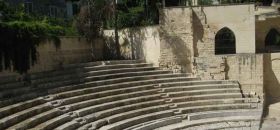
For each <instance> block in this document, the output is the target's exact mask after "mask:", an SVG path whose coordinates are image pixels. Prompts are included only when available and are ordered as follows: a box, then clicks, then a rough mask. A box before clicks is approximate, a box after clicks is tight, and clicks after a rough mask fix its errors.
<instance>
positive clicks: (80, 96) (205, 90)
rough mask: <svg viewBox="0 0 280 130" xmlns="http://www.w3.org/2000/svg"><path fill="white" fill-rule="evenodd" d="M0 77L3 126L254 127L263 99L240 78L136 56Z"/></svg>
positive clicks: (61, 129)
mask: <svg viewBox="0 0 280 130" xmlns="http://www.w3.org/2000/svg"><path fill="white" fill-rule="evenodd" d="M26 77H27V78H26V79H24V80H20V79H18V80H15V77H6V78H2V79H1V80H0V90H1V91H0V99H1V101H0V129H1V130H2V129H9V130H25V129H34V130H53V129H57V130H76V129H78V130H85V129H90V130H94V129H100V130H150V129H158V130H173V129H195V130H202V129H233V128H234V129H241V130H242V129H244V128H252V129H258V128H259V124H260V119H261V113H262V104H261V103H260V99H259V98H258V97H256V96H252V95H248V94H243V93H242V92H241V90H240V87H239V84H238V82H237V81H225V80H207V81H202V80H200V78H197V77H194V76H192V75H191V74H185V73H176V74H175V73H172V72H171V71H167V70H160V69H159V68H157V67H153V65H152V64H149V63H144V62H143V61H141V60H130V61H104V62H91V63H83V64H75V65H67V66H63V67H62V68H61V69H60V70H56V71H49V72H42V73H34V74H31V75H28V76H26Z"/></svg>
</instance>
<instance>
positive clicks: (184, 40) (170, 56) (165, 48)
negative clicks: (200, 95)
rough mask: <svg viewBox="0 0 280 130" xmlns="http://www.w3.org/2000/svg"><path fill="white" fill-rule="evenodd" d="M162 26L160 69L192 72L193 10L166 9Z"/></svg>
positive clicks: (161, 22) (163, 13)
mask: <svg viewBox="0 0 280 130" xmlns="http://www.w3.org/2000/svg"><path fill="white" fill-rule="evenodd" d="M160 26H161V27H160V42H161V46H160V50H161V52H160V63H159V64H160V67H162V68H164V69H169V70H173V71H175V72H176V71H178V72H192V60H193V44H192V40H193V31H192V10H191V9H190V8H165V9H163V10H162V12H161V18H160Z"/></svg>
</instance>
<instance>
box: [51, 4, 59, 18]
mask: <svg viewBox="0 0 280 130" xmlns="http://www.w3.org/2000/svg"><path fill="white" fill-rule="evenodd" d="M57 10H58V9H57V7H55V6H50V16H51V17H56V16H57Z"/></svg>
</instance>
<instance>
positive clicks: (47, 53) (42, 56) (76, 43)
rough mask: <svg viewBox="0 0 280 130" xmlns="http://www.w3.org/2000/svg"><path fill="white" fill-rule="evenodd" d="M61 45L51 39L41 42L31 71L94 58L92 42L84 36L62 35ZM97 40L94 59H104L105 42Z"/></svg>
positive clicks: (3, 73)
mask: <svg viewBox="0 0 280 130" xmlns="http://www.w3.org/2000/svg"><path fill="white" fill-rule="evenodd" d="M60 40H61V43H60V45H59V47H56V46H55V44H53V43H52V42H51V41H46V42H44V43H41V44H40V45H39V46H38V47H37V52H38V60H37V63H36V64H35V65H34V66H32V67H31V69H30V70H29V73H33V72H41V71H48V70H53V69H56V68H59V67H60V66H61V65H63V64H71V63H80V62H88V61H91V60H93V58H92V57H93V56H92V51H91V44H90V43H88V42H87V41H86V40H85V39H84V38H80V37H61V38H60ZM100 42H101V41H99V40H96V44H93V48H95V49H94V50H93V52H94V59H95V60H98V59H102V58H103V56H102V53H103V44H102V42H101V44H100ZM13 74H16V73H12V72H10V71H4V72H1V73H0V76H3V75H13Z"/></svg>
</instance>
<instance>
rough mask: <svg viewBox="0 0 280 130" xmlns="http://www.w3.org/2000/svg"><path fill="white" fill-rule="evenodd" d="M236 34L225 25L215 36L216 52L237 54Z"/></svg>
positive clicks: (219, 53)
mask: <svg viewBox="0 0 280 130" xmlns="http://www.w3.org/2000/svg"><path fill="white" fill-rule="evenodd" d="M235 42H236V40H235V35H234V33H233V31H231V30H230V29H229V28H227V27H224V28H222V29H221V30H219V31H218V32H217V34H216V36H215V54H216V55H221V54H235V53H236V47H235V44H236V43H235Z"/></svg>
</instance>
